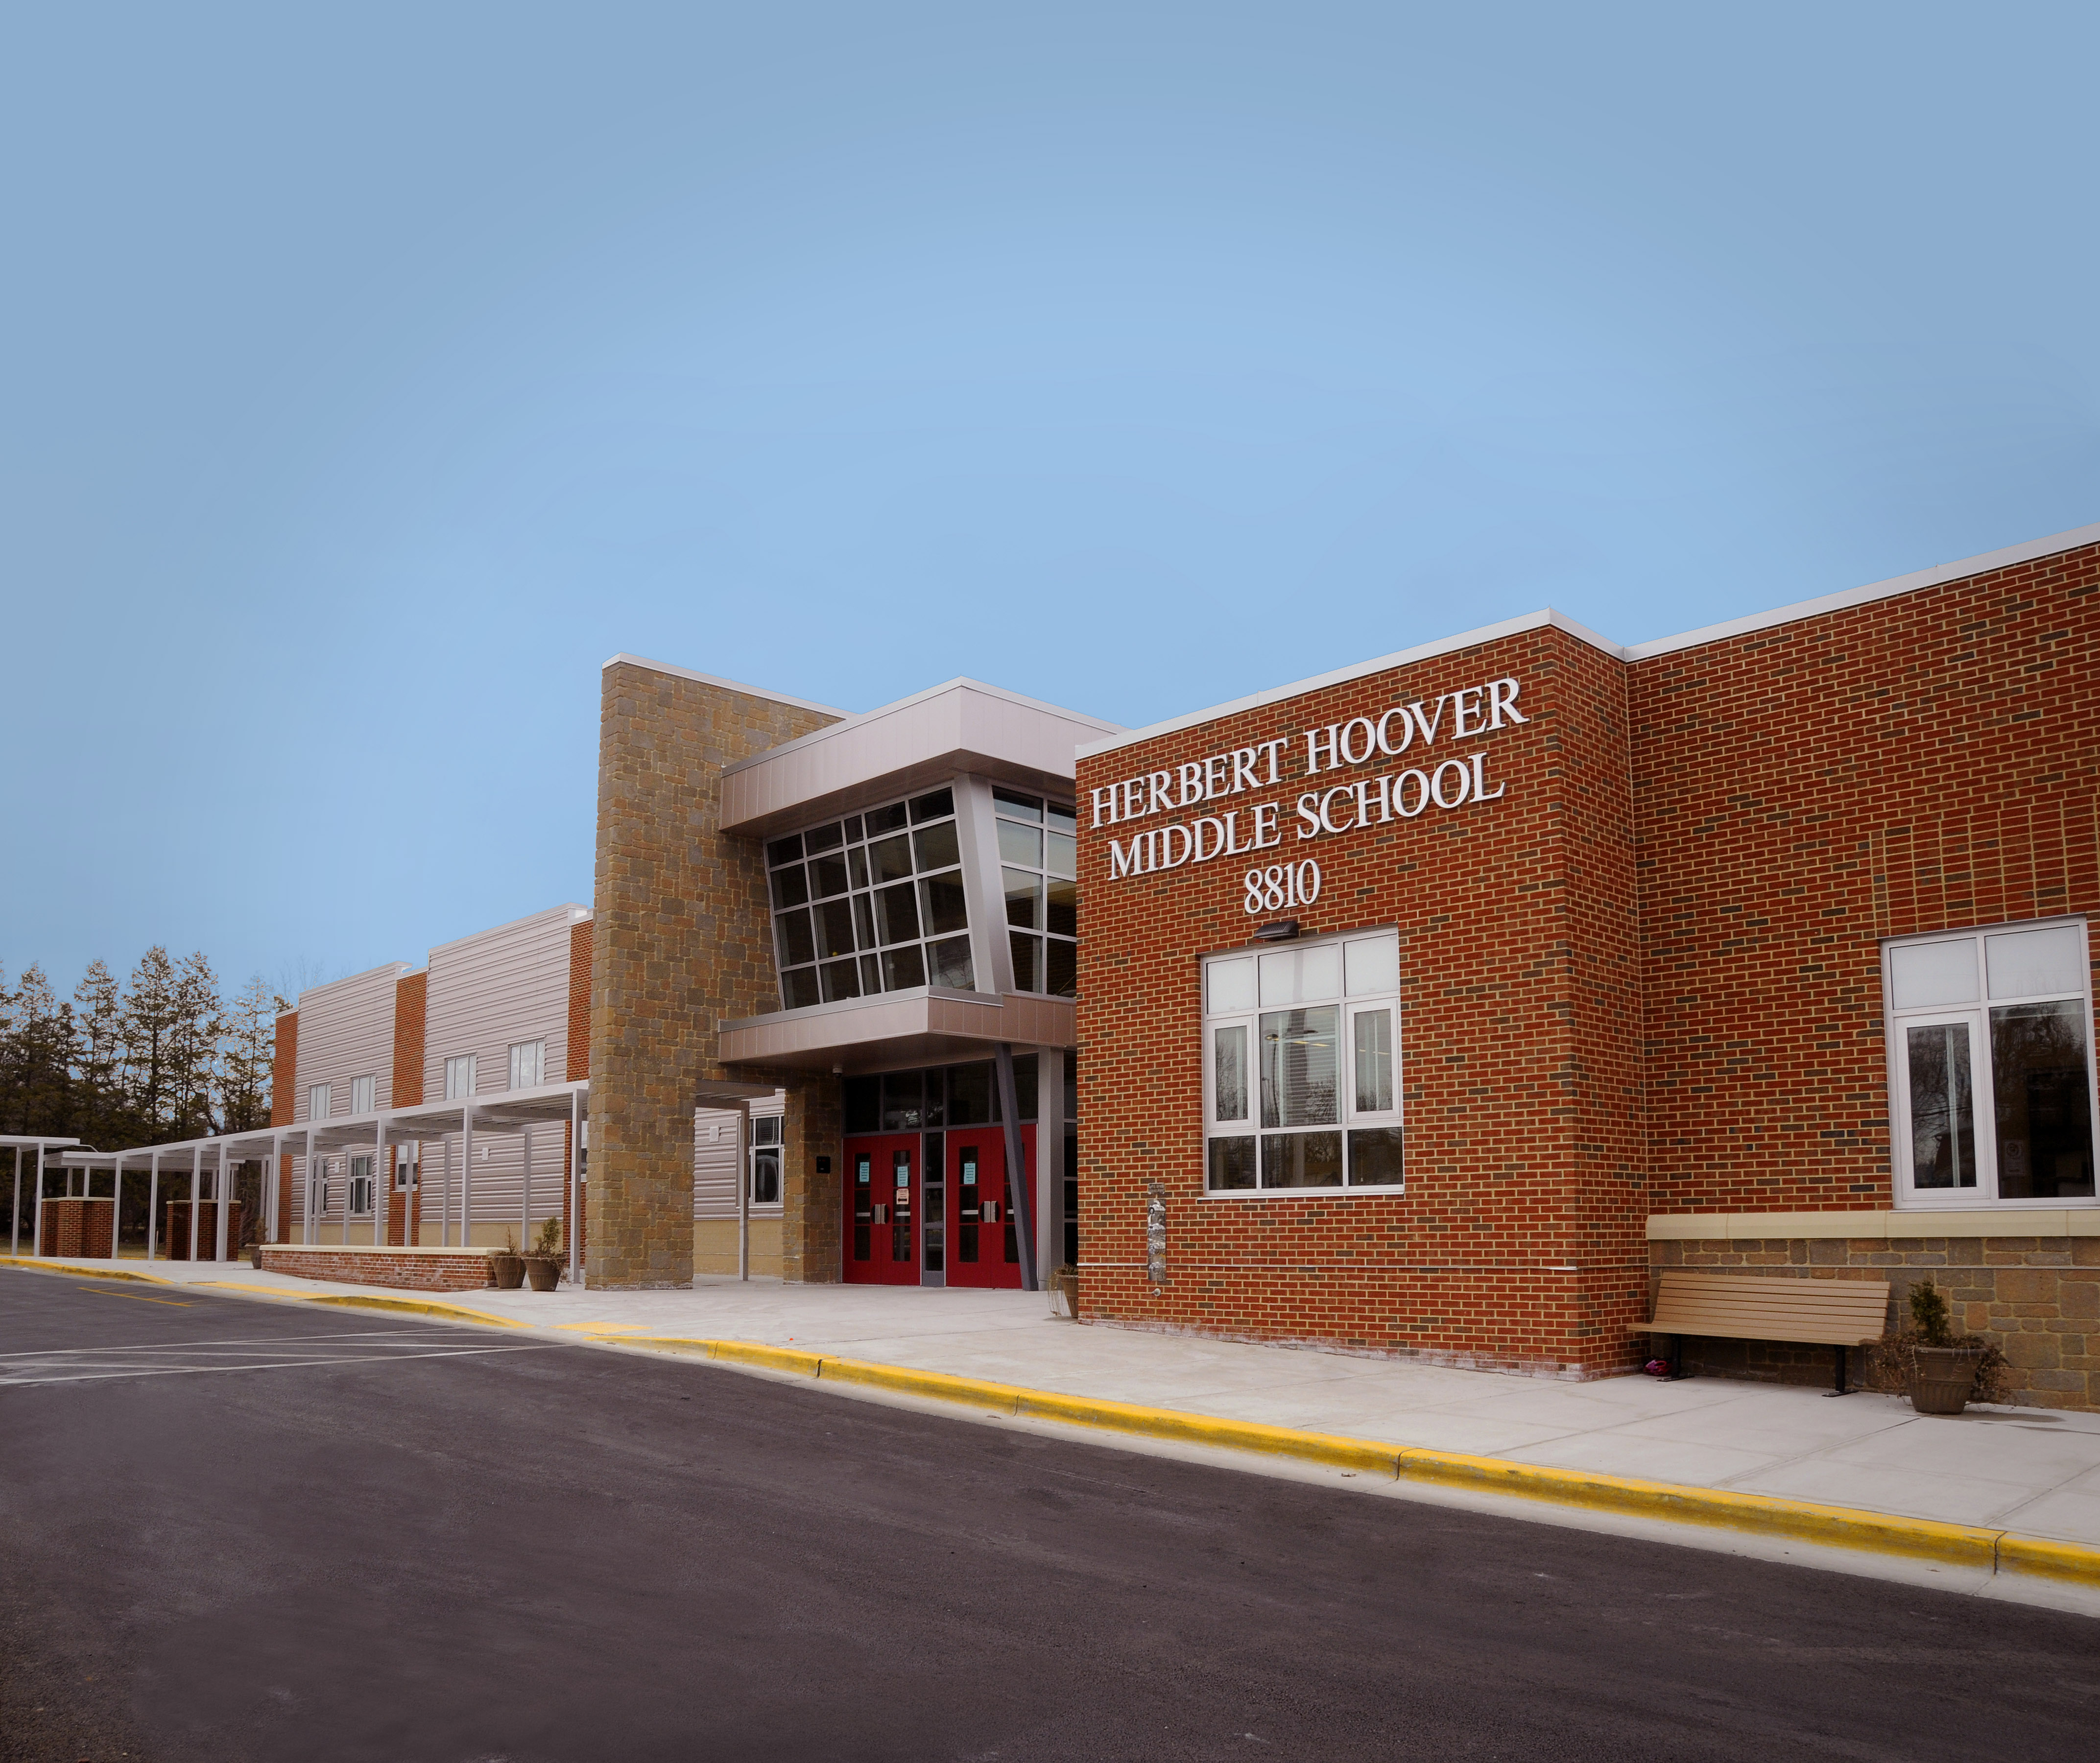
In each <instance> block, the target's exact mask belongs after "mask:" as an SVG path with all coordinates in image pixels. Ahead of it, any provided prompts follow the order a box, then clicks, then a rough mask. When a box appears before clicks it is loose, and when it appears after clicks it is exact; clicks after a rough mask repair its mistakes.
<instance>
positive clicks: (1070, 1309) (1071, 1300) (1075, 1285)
mask: <svg viewBox="0 0 2100 1763" xmlns="http://www.w3.org/2000/svg"><path fill="white" fill-rule="evenodd" d="M1050 1309H1051V1313H1052V1315H1053V1316H1062V1317H1064V1318H1065V1320H1067V1321H1070V1322H1076V1321H1078V1320H1079V1270H1078V1269H1077V1268H1076V1267H1059V1268H1057V1270H1056V1271H1055V1272H1052V1274H1051V1276H1050Z"/></svg>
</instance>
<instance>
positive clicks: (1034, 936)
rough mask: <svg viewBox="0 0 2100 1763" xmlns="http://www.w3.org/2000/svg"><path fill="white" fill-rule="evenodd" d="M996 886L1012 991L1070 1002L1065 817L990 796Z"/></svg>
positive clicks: (1075, 953)
mask: <svg viewBox="0 0 2100 1763" xmlns="http://www.w3.org/2000/svg"><path fill="white" fill-rule="evenodd" d="M991 796H992V806H993V807H994V809H995V810H996V811H997V820H998V826H999V879H1000V882H1001V883H1002V884H1003V885H1004V891H1005V895H1006V939H1007V945H1008V947H1009V948H1010V949H1012V951H1013V989H1015V990H1016V991H1017V992H1048V993H1051V994H1053V995H1055V996H1057V997H1059V998H1072V997H1075V996H1077V995H1078V993H1079V943H1078V941H1076V939H1077V938H1078V937H1079V882H1078V881H1077V879H1075V878H1076V877H1077V876H1078V875H1079V857H1078V841H1077V840H1076V839H1075V838H1074V835H1073V829H1074V825H1075V824H1076V823H1075V822H1074V819H1073V815H1072V810H1071V809H1069V808H1065V807H1062V806H1061V805H1060V804H1057V803H1055V802H1045V801H1044V800H1043V799H1042V798H1041V797H1040V796H1022V795H1021V794H1019V793H1018V792H1017V791H1012V790H994V791H992V793H991Z"/></svg>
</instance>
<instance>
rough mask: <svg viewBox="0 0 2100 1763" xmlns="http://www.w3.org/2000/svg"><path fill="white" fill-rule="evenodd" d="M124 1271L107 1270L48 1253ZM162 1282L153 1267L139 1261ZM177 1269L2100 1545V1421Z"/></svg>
mask: <svg viewBox="0 0 2100 1763" xmlns="http://www.w3.org/2000/svg"><path fill="white" fill-rule="evenodd" d="M38 1264H39V1265H42V1266H46V1267H54V1268H55V1267H77V1268H78V1269H79V1270H80V1271H82V1272H88V1271H97V1272H107V1271H108V1270H109V1268H110V1266H111V1263H108V1262H107V1261H101V1262H79V1263H57V1262H46V1263H38ZM117 1265H118V1267H121V1269H122V1270H123V1271H125V1272H132V1273H137V1274H146V1273H148V1272H149V1270H148V1268H147V1267H146V1266H145V1265H144V1264H143V1263H139V1262H135V1261H134V1262H123V1263H117ZM150 1273H151V1276H152V1277H153V1278H156V1279H159V1280H169V1281H172V1282H175V1283H179V1284H183V1285H188V1284H191V1283H196V1284H198V1285H201V1286H203V1287H205V1288H207V1289H218V1290H224V1291H233V1290H238V1291H243V1292H247V1293H250V1294H256V1295H263V1294H271V1293H282V1294H285V1295H287V1296H291V1295H295V1294H296V1295H300V1296H305V1297H309V1298H311V1297H315V1296H319V1295H324V1294H335V1295H346V1296H360V1297H365V1298H374V1297H379V1298H405V1299H409V1300H414V1299H417V1298H422V1297H426V1296H427V1297H429V1298H431V1300H432V1301H434V1302H444V1303H448V1304H456V1305H457V1306H458V1307H461V1308H462V1309H465V1310H469V1311H475V1312H478V1313H480V1314H482V1315H485V1316H492V1317H502V1318H505V1319H507V1320H512V1321H514V1322H517V1323H522V1324H525V1325H527V1327H530V1328H532V1329H546V1330H551V1331H554V1332H558V1333H563V1334H567V1335H569V1336H571V1337H572V1338H573V1337H576V1336H598V1337H605V1336H614V1337H617V1336H621V1335H625V1336H629V1337H633V1338H646V1337H650V1336H656V1337H666V1336H668V1337H699V1338H719V1339H731V1340H743V1341H756V1342H765V1343H767V1344H769V1345H773V1346H793V1347H797V1348H801V1349H803V1350H805V1351H810V1352H817V1353H828V1354H837V1355H844V1356H847V1357H850V1358H854V1359H860V1360H874V1361H876V1362H878V1363H880V1364H890V1365H902V1366H909V1367H911V1368H913V1369H918V1370H924V1371H934V1372H943V1373H949V1374H951V1375H953V1376H958V1377H982V1378H987V1379H991V1380H994V1381H996V1382H1001V1383H1008V1384H1018V1385H1021V1386H1026V1387H1027V1388H1030V1389H1036V1390H1047V1391H1057V1392H1060V1393H1061V1394H1065V1395H1079V1396H1086V1397H1091V1398H1096V1399H1107V1400H1112V1401H1118V1402H1131V1403H1138V1404H1146V1405H1149V1406H1153V1407H1158V1408H1176V1409H1182V1410H1186V1411H1189V1412H1192V1413H1200V1414H1207V1415H1211V1416H1215V1417H1220V1418H1223V1419H1228V1420H1243V1421H1257V1422H1260V1423H1264V1424H1266V1425H1269V1426H1288V1427H1295V1428H1300V1429H1304V1430H1308V1431H1315V1432H1323V1433H1333V1434H1339V1435H1344V1436H1347V1437H1349V1438H1354V1439H1370V1440H1375V1441H1379V1442H1381V1443H1392V1444H1395V1445H1400V1446H1412V1447H1421V1448H1430V1449H1434V1450H1444V1451H1458V1452H1473V1453H1478V1454H1480V1455H1484V1456H1490V1457H1501V1458H1507V1459H1509V1460H1511V1461H1515V1462H1520V1463H1531V1464H1538V1465H1547V1466H1551V1467H1554V1468H1559V1469H1568V1470H1584V1471H1590V1472H1595V1473H1602V1474H1612V1475H1626V1476H1634V1477H1639V1478H1643V1479H1649V1480H1654V1481H1663V1482H1673V1483H1682V1484H1685V1485H1688V1486H1692V1487H1701V1488H1723V1489H1727V1490H1730V1491H1732V1492H1742V1493H1755V1494H1768V1495H1773V1496H1779V1497H1780V1498H1784V1499H1790V1500H1805V1501H1817V1502H1821V1503H1825V1504H1829V1505H1841V1506H1850V1507H1856V1508H1860V1509H1864V1510H1868V1511H1873V1512H1882V1513H1889V1514H1897V1515H1899V1516H1903V1517H1906V1518H1929V1519H1936V1520H1939V1521H1942V1522H1944V1523H1956V1524H1970V1525H1981V1526H1989V1527H1998V1528H2002V1529H2006V1530H2012V1531H2018V1532H2023V1533H2024V1534H2026V1535H2028V1536H2041V1537H2049V1538H2054V1539H2056V1540H2061V1541H2065V1542H2071V1543H2076V1544H2081V1545H2087V1546H2089V1547H2100V1415H2094V1414H2081V1413H2058V1412H2054V1411H2052V1410H2048V1409H2041V1408H1970V1410H1969V1412H1968V1413H1966V1414H1964V1415H1962V1416H1961V1417H1959V1418H1955V1419H1943V1418H1938V1417H1930V1416H1923V1415H1919V1414H1916V1413H1913V1412H1912V1410H1911V1407H1910V1404H1909V1403H1908V1402H1907V1401H1905V1400H1904V1399H1902V1398H1901V1397H1899V1396H1889V1395H1849V1396H1846V1397H1845V1398H1843V1399H1830V1398H1828V1397H1825V1396H1824V1395H1822V1394H1821V1393H1820V1391H1815V1390H1805V1389H1794V1388H1783V1387H1779V1386H1771V1385H1765V1384H1749V1383H1736V1382H1727V1381H1726V1380H1723V1379H1721V1378H1710V1377H1708V1378H1692V1379H1687V1380H1686V1381H1684V1382H1679V1383H1661V1382H1655V1381H1654V1380H1652V1379H1650V1378H1648V1377H1615V1378H1608V1379H1605V1380H1604V1381H1602V1382H1594V1383H1560V1382H1549V1381H1545V1380H1539V1379H1532V1378H1525V1377H1507V1376H1502V1375H1499V1374H1497V1373H1487V1372H1471V1371H1453V1370H1446V1369H1442V1368H1440V1367H1436V1366H1426V1365H1416V1364H1405V1363H1396V1362H1393V1361H1391V1360H1379V1359H1362V1358H1356V1357H1352V1356H1350V1355H1344V1354H1339V1353H1322V1352H1317V1351H1307V1350H1304V1349H1299V1348H1289V1347H1273V1346H1246V1345H1242V1344H1238V1343H1236V1342H1224V1341H1210V1340H1201V1339H1194V1338H1187V1337H1182V1336H1176V1335H1165V1334H1153V1333H1140V1332H1138V1331H1136V1330H1131V1329H1117V1328H1111V1327H1096V1326H1090V1325H1082V1324H1073V1323H1070V1322H1065V1321H1060V1320H1055V1319H1052V1317H1050V1316H1047V1315H1046V1314H1045V1313H1044V1300H1043V1298H1041V1297H1039V1296H1037V1295H1034V1294H1027V1293H1021V1292H971V1291H960V1290H958V1291H946V1292H937V1291H920V1290H917V1289H911V1288H899V1287H887V1286H864V1285H853V1286H849V1285H783V1284H781V1283H780V1282H779V1280H756V1279H755V1280H751V1281H749V1282H748V1283H744V1282H740V1281H738V1280H729V1279H703V1280H700V1281H699V1282H698V1283H697V1284H696V1285H695V1289H693V1290H691V1291H686V1292H591V1291H575V1290H572V1289H570V1288H568V1287H567V1286H563V1287H562V1289H560V1290H558V1291H556V1292H550V1293H539V1292H532V1291H529V1290H527V1291H517V1292H496V1291H483V1292H472V1293H456V1294H415V1293H404V1292H395V1291H390V1290H388V1289H383V1288H379V1287H374V1286H368V1285H329V1284H326V1283H324V1282H320V1281H315V1280H297V1279H291V1278H288V1277H285V1276H280V1275H271V1274H262V1273H257V1272H252V1271H251V1270H250V1269H249V1268H248V1267H245V1266H243V1265H240V1264H238V1263H236V1264H234V1265H231V1266H223V1265H220V1264H218V1263H208V1262H207V1263H184V1262H174V1263H167V1262H158V1263H154V1264H153V1265H152V1268H151V1269H150Z"/></svg>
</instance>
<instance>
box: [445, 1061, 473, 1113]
mask: <svg viewBox="0 0 2100 1763" xmlns="http://www.w3.org/2000/svg"><path fill="white" fill-rule="evenodd" d="M460 1078H465V1080H466V1087H465V1089H461V1087H460V1086H459V1082H458V1080H459V1079H460ZM473 1094H474V1055H473V1054H471V1053H455V1054H453V1055H452V1057H451V1058H449V1059H448V1060H446V1061H445V1100H447V1101H448V1102H458V1101H464V1100H467V1099H468V1098H469V1097H470V1096H472V1095H473Z"/></svg>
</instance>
